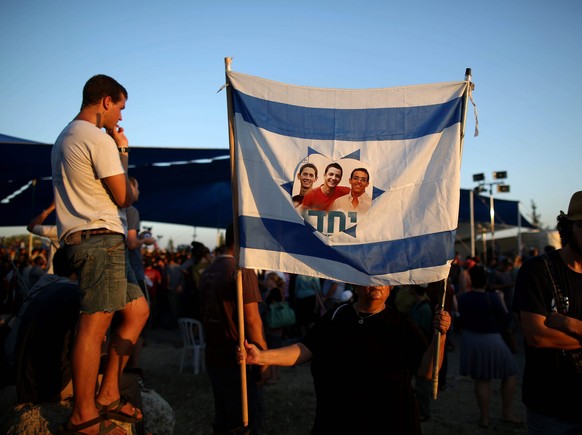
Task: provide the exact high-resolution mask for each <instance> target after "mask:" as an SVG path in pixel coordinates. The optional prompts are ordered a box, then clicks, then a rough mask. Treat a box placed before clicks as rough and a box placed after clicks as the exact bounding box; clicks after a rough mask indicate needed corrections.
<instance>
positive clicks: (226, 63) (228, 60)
mask: <svg viewBox="0 0 582 435" xmlns="http://www.w3.org/2000/svg"><path fill="white" fill-rule="evenodd" d="M231 62H232V57H225V58H224V68H225V69H226V71H230V64H231Z"/></svg>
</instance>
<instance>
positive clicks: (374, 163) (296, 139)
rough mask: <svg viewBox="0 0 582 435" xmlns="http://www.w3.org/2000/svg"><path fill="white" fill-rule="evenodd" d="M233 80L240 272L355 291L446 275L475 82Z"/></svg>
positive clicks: (237, 75) (236, 75)
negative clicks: (311, 279)
mask: <svg viewBox="0 0 582 435" xmlns="http://www.w3.org/2000/svg"><path fill="white" fill-rule="evenodd" d="M227 79H228V84H229V87H230V89H229V92H230V93H231V94H230V95H231V101H232V117H233V118H232V123H233V127H234V143H233V144H232V146H233V147H234V153H233V154H234V174H233V175H234V176H235V177H236V179H237V184H238V191H237V192H236V194H237V195H238V200H237V201H238V210H236V211H235V213H236V214H237V216H236V217H237V219H238V221H237V222H238V227H239V245H240V251H239V266H240V267H246V268H251V269H263V270H277V271H282V272H288V273H293V274H303V275H310V276H316V277H321V278H328V279H333V280H337V281H342V282H347V283H353V284H360V285H401V284H418V283H427V282H435V281H439V280H441V279H445V278H446V277H447V276H448V273H449V268H450V261H451V260H452V258H453V254H454V242H455V233H456V228H457V220H458V214H459V197H460V195H459V192H460V168H461V156H462V141H461V136H462V133H464V132H462V128H463V121H462V119H463V117H464V113H463V110H465V107H466V99H467V95H468V86H469V83H470V82H468V81H458V82H446V83H437V84H427V85H414V86H404V87H393V88H382V89H327V88H313V87H304V86H296V85H290V84H284V83H278V82H274V81H271V80H267V79H264V78H259V77H253V76H249V75H245V74H241V73H237V72H233V71H228V72H227ZM306 164H308V165H307V166H305V165H306ZM309 168H310V169H309ZM302 170H303V171H304V172H305V174H303V175H304V176H305V179H304V180H303V179H302V177H303V175H302V174H301V173H300V172H301V171H302ZM315 173H317V174H315ZM302 187H303V190H307V192H303V191H302ZM362 190H363V195H361V196H357V195H359V194H361V193H362ZM353 198H356V199H357V200H358V201H357V202H354V201H353ZM354 204H357V207H356V206H355V205H354Z"/></svg>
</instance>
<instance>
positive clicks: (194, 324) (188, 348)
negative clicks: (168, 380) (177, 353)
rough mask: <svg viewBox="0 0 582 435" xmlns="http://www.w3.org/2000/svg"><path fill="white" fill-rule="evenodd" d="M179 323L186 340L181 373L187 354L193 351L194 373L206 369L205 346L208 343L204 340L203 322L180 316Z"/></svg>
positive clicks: (181, 361)
mask: <svg viewBox="0 0 582 435" xmlns="http://www.w3.org/2000/svg"><path fill="white" fill-rule="evenodd" d="M178 325H179V327H180V333H181V334H182V340H183V342H184V347H183V349H182V358H181V359H180V373H182V370H183V368H184V361H185V360H186V355H187V354H189V353H191V355H192V366H193V368H194V374H195V375H197V374H198V373H200V371H205V370H206V366H205V363H204V348H205V347H206V343H205V342H204V331H203V330H202V322H200V321H199V320H196V319H191V318H189V317H180V318H179V319H178Z"/></svg>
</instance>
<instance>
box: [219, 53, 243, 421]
mask: <svg viewBox="0 0 582 435" xmlns="http://www.w3.org/2000/svg"><path fill="white" fill-rule="evenodd" d="M231 62H232V58H231V57H225V58H224V69H225V75H226V104H227V108H228V141H229V144H230V185H231V189H232V213H233V220H232V226H233V230H234V258H235V264H236V303H237V313H238V345H239V346H240V348H241V349H243V348H244V343H245V318H244V308H243V289H242V269H241V268H240V267H239V254H240V241H239V229H238V177H237V173H236V164H235V156H236V141H235V140H234V109H233V103H232V86H231V84H230V81H229V79H228V72H230V65H231ZM240 379H241V404H242V410H241V411H242V425H243V427H245V428H246V427H247V426H248V424H249V405H248V398H247V366H246V364H241V365H240Z"/></svg>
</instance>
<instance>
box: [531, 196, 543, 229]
mask: <svg viewBox="0 0 582 435" xmlns="http://www.w3.org/2000/svg"><path fill="white" fill-rule="evenodd" d="M531 224H532V225H533V226H535V227H536V228H541V227H542V223H541V215H539V214H538V206H537V205H536V203H535V202H534V200H533V199H532V200H531Z"/></svg>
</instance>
